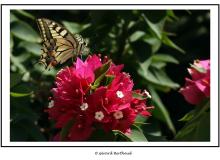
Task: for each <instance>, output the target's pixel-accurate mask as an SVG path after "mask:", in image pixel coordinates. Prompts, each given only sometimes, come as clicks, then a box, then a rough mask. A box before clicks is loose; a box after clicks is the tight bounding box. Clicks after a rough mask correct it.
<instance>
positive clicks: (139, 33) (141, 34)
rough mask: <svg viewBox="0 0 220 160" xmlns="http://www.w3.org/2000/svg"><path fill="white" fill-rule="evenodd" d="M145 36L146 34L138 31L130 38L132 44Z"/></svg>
mask: <svg viewBox="0 0 220 160" xmlns="http://www.w3.org/2000/svg"><path fill="white" fill-rule="evenodd" d="M145 35H146V33H145V32H143V31H136V32H134V33H133V34H132V35H131V36H130V37H129V39H130V42H135V41H137V40H139V39H141V38H142V37H144V36H145Z"/></svg>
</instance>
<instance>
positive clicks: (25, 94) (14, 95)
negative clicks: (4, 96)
mask: <svg viewBox="0 0 220 160" xmlns="http://www.w3.org/2000/svg"><path fill="white" fill-rule="evenodd" d="M31 94H33V92H30V93H15V92H10V95H11V96H12V97H26V96H30V95H31Z"/></svg>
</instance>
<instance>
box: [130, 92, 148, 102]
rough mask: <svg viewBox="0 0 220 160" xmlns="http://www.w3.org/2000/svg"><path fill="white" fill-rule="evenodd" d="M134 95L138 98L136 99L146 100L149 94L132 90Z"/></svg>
mask: <svg viewBox="0 0 220 160" xmlns="http://www.w3.org/2000/svg"><path fill="white" fill-rule="evenodd" d="M132 97H133V98H136V99H139V100H144V99H147V98H148V96H147V95H143V94H140V93H136V92H134V91H133V92H132Z"/></svg>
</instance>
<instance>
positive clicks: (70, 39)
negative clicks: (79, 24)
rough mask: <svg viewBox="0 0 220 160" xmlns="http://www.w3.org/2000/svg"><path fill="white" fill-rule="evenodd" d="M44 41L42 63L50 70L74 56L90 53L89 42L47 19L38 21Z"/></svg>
mask: <svg viewBox="0 0 220 160" xmlns="http://www.w3.org/2000/svg"><path fill="white" fill-rule="evenodd" d="M37 24H38V27H39V30H40V34H41V38H42V40H43V48H42V51H43V53H42V54H41V57H40V60H39V62H40V63H43V64H44V65H45V68H46V69H50V68H51V67H53V66H55V65H56V64H58V63H60V64H62V63H64V62H65V61H67V60H68V59H69V58H71V57H73V56H77V55H80V54H82V53H87V52H89V48H88V47H87V42H86V41H85V40H84V39H83V38H82V36H81V35H79V34H74V35H73V34H71V33H70V32H69V31H68V30H67V29H65V28H64V27H62V26H61V25H60V24H58V23H56V22H54V21H52V20H49V19H45V18H40V19H37Z"/></svg>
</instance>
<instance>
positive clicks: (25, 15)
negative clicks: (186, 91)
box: [15, 10, 35, 20]
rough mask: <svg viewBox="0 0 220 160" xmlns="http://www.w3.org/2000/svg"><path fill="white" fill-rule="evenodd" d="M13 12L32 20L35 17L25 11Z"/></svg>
mask: <svg viewBox="0 0 220 160" xmlns="http://www.w3.org/2000/svg"><path fill="white" fill-rule="evenodd" d="M15 11H16V12H17V13H18V14H20V15H22V16H24V17H27V18H30V19H32V20H34V19H35V17H34V16H33V15H32V14H30V13H28V12H27V11H24V10H15Z"/></svg>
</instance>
